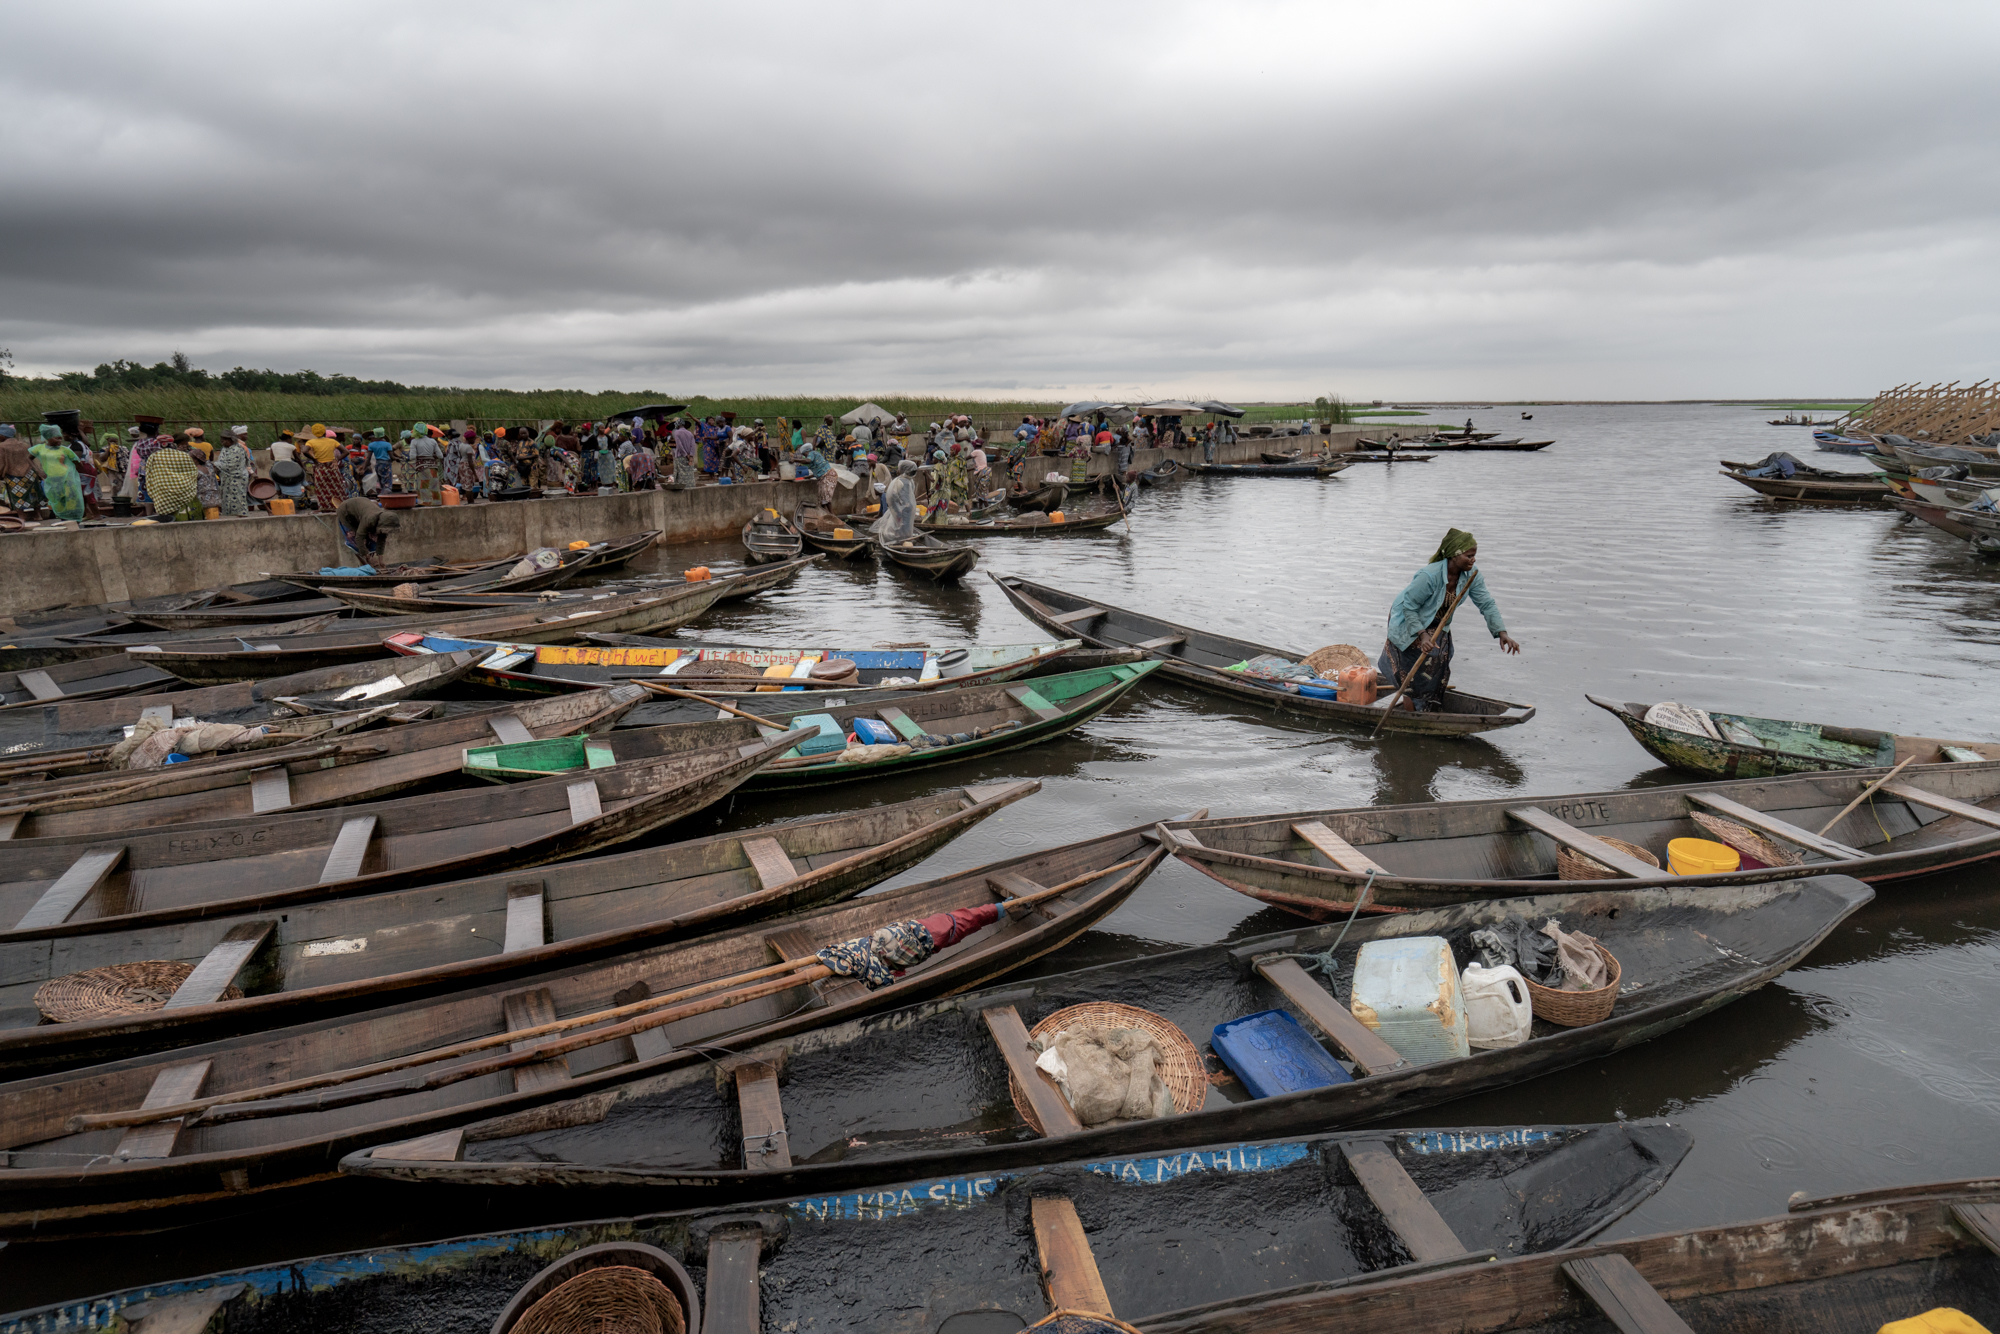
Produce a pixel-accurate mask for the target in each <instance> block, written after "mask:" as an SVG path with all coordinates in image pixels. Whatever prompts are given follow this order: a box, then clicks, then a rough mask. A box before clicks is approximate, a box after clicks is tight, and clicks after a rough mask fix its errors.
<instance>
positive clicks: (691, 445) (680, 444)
mask: <svg viewBox="0 0 2000 1334" xmlns="http://www.w3.org/2000/svg"><path fill="white" fill-rule="evenodd" d="M694 450H695V442H694V432H693V431H690V430H689V429H688V425H687V419H686V418H682V419H681V420H679V421H677V422H675V423H674V485H675V486H694V485H696V484H698V483H699V482H700V481H701V473H700V471H699V469H697V468H696V467H695V461H694Z"/></svg>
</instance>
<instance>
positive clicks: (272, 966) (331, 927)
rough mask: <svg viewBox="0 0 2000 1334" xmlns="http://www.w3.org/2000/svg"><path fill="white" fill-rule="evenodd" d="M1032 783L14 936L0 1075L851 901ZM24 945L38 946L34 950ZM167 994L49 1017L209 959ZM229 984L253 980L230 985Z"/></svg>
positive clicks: (230, 1031)
mask: <svg viewBox="0 0 2000 1334" xmlns="http://www.w3.org/2000/svg"><path fill="white" fill-rule="evenodd" d="M1040 787H1041V784H1040V783H1038V782H1035V781H1033V780H1022V781H1016V782H1008V783H997V784H990V785H986V786H982V787H963V788H955V789H949V790H947V791H944V792H941V793H939V794H937V795H935V796H930V797H920V798H918V799H917V800H914V801H905V802H900V803H897V804H895V805H889V806H874V807H869V808H867V809H865V810H858V811H850V812H847V813H844V814H840V815H834V816H828V817H825V818H822V819H816V820H797V821H790V822H787V823H784V824H775V825H766V826H764V827H762V828H758V829H750V830H746V831H744V832H741V833H735V834H718V835H713V836H710V837H708V838H701V839H695V840H692V841H690V842H684V843H672V844H668V845H666V846H664V847H653V848H645V849H642V850H640V851H637V852H622V853H615V854H611V855H608V856H601V857H589V858H584V859H582V860H579V861H571V862H565V863H563V864H562V865H561V866H560V867H550V868H547V869H544V870H542V871H540V872H536V871H508V872H504V873H502V874H498V875H491V876H485V877H482V878H479V879H473V880H454V881H447V882H445V883H444V884H440V885H428V886H424V887H422V888H397V889H393V890H389V891H386V892H383V893H379V894H370V895H365V896H362V897H357V898H346V899H336V900H333V901H330V902H326V903H312V904H302V905H294V906H292V907H290V908H289V909H286V910H285V911H283V912H271V911H268V910H266V909H263V908H260V907H259V906H257V905H254V904H252V905H244V906H239V907H238V909H237V910H235V911H232V912H229V913H219V914H216V915H213V916H209V917H204V918H201V919H199V920H196V921H190V922H178V923H171V924H166V925H159V926H152V927H145V928H140V929H135V930H131V931H119V932H107V933H104V934H101V935H89V936H79V937H74V938H72V939H68V940H65V941H64V942H63V943H62V948H61V949H60V950H59V951H57V950H48V949H40V950H36V951H31V950H28V949H23V948H19V947H4V948H5V950H6V954H7V961H8V966H9V971H8V973H7V974H6V981H5V984H4V985H0V1075H4V1077H5V1078H18V1077H19V1076H21V1075H23V1074H27V1073H32V1072H34V1071H37V1070H45V1069H57V1068H62V1067H66V1066H73V1065H78V1064H84V1063H90V1062H100V1061H110V1060H119V1059H123V1058H124V1057H127V1056H136V1055H141V1054H144V1053H145V1052H149V1051H159V1050H164V1049H166V1048H168V1047H174V1046H184V1045H186V1044H188V1043H193V1042H208V1041H212V1040H214V1039H217V1038H222V1037H228V1036H231V1035H234V1034H239V1033H249V1032H254V1031H256V1030H258V1029H263V1028H272V1027H276V1026H278V1025H281V1024H291V1023H298V1022H300V1021H301V1020H302V1019H306V1018H314V1019H319V1018H326V1017H328V1016H331V1015H334V1014H340V1013H346V1012H349V1011H353V1010H357V1009H365V1008H371V1007H376V1006H381V1005H387V1004H390V1003H391V1002H396V1001H405V1000H416V999H420V998H423V997H427V996H436V995H443V994H447V993H449V992H452V991H455V990H458V989H460V988H463V987H467V986H471V985H474V984H479V983H487V982H497V981H501V980H504V979H506V978H509V977H518V976H522V975H525V974H527V973H535V972H542V971H546V970H547V969H550V968H555V967H560V966H564V965H568V964H575V963H583V962H587V961H589V960H592V959H597V958H603V957H607V956H609V955H612V954H616V953H621V952H625V951H629V950H633V949H637V948H639V947H641V946H648V945H654V944H659V943H662V942H665V941H669V940H677V939H682V938H686V937H689V936H693V935H695V934H697V933H699V932H708V931H715V930H720V929H722V928H724V927H731V926H736V925H739V924H741V923H744V922H748V921H752V920H756V919H761V918H767V917H773V916H776V915H778V914H780V913H791V912H803V911H806V910H809V909H814V908H820V907H824V906H826V905H828V904H831V903H838V902H842V901H844V900H846V899H850V898H852V897H854V896H855V895H856V894H859V893H861V892H862V891H863V890H866V889H869V888H871V887H873V886H875V885H877V884H879V883H881V882H882V881H884V880H886V879H888V878H889V877H890V876H892V875H896V874H898V873H900V872H902V871H905V870H908V869H909V868H910V867H912V866H915V865H916V864H917V863H919V862H921V861H922V860H923V859H924V858H926V857H928V856H930V855H931V854H932V853H933V852H936V851H937V850H938V849H939V848H941V847H943V846H944V845H945V844H946V843H948V842H950V841H951V840H952V839H954V838H957V837H958V836H959V835H960V834H962V833H964V832H965V831H966V830H968V829H970V828H972V826H974V825H976V824H978V823H980V822H981V821H982V820H984V819H985V818H986V817H987V816H989V815H991V814H993V813H994V812H995V811H998V810H1000V809H1001V808H1002V807H1005V806H1009V805H1012V804H1013V803H1014V802H1016V801H1019V800H1021V799H1022V798H1023V797H1026V796H1028V795H1030V794H1031V793H1033V792H1036V791H1038V790H1039V789H1040ZM31 956H32V957H31ZM211 956H213V957H215V958H216V959H217V960H218V962H217V964H216V965H215V966H212V967H209V968H207V969H206V970H204V971H202V972H201V973H200V974H199V976H195V975H190V976H189V978H188V979H187V980H186V981H184V982H182V983H181V984H180V989H179V990H178V991H176V992H175V993H174V1003H173V1005H172V1006H170V1007H160V1008H153V1009H146V1010H143V1011H141V1012H137V1013H131V1014H122V1015H120V1014H107V1015H104V1016H102V1017H98V1018H72V1019H67V1020H64V1021H62V1022H53V1023H51V1022H45V1019H46V1016H45V1015H44V1014H43V1013H42V1011H41V1010H39V1009H38V1008H37V1005H36V992H37V991H38V990H39V989H41V988H42V987H43V986H45V985H47V984H48V983H51V982H53V981H55V980H56V978H57V977H58V976H59V975H66V974H75V973H79V972H84V971H86V970H89V969H96V968H113V967H118V966H120V965H129V964H131V963H133V962H134V961H136V960H165V961H168V962H172V963H178V964H182V965H185V966H188V967H192V968H197V969H199V968H201V966H202V964H203V963H204V962H205V961H206V960H207V959H209V958H210V957H211ZM232 984H234V985H235V986H237V987H239V988H240V989H241V990H242V992H243V993H244V994H243V995H242V996H241V997H239V998H232V999H222V988H224V987H227V986H230V985H232Z"/></svg>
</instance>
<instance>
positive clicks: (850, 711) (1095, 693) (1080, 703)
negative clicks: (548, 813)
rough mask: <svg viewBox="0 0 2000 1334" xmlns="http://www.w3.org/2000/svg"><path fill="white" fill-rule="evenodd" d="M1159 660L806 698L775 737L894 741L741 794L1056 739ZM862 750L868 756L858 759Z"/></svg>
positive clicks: (525, 759) (550, 766)
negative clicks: (863, 736) (872, 724)
mask: <svg viewBox="0 0 2000 1334" xmlns="http://www.w3.org/2000/svg"><path fill="white" fill-rule="evenodd" d="M1158 665H1159V664H1157V663H1151V662H1141V663H1133V664H1131V665H1129V666H1128V665H1118V666H1112V667H1100V668H1094V669H1092V670H1089V671H1082V672H1063V673H1059V674H1057V675H1054V676H1044V677H1039V678H1037V679H1036V680H1034V681H1032V682H1024V683H1022V684H1020V685H1005V684H1002V683H999V682H986V683H982V684H977V685H967V686H952V687H951V688H948V689H943V690H931V691H924V692H921V693H915V694H905V695H899V696H897V697H896V702H895V703H894V704H893V705H889V704H881V703H875V702H867V703H842V704H838V705H833V704H828V705H813V704H810V703H807V702H804V701H801V702H798V703H797V704H795V705H794V707H795V708H796V709H797V710H798V711H797V712H795V713H789V714H778V715H776V716H774V717H772V719H771V722H770V724H769V726H768V728H766V729H765V730H766V732H767V734H768V735H773V736H775V735H776V734H777V733H776V730H775V729H781V728H792V729H801V728H814V729H816V731H817V733H818V735H819V736H820V737H823V738H831V739H833V740H836V741H837V740H838V739H839V738H841V737H843V736H850V735H853V734H854V730H855V729H854V720H855V719H857V718H866V719H872V720H874V721H876V722H878V723H881V724H882V725H883V726H884V727H885V728H887V729H889V730H891V731H892V732H893V733H894V735H895V736H896V737H897V740H896V741H895V742H891V743H888V745H887V746H886V747H885V748H884V750H885V751H886V753H877V754H873V755H870V752H869V751H866V750H857V751H855V752H854V754H855V755H856V756H857V758H855V759H851V760H850V759H848V758H846V757H847V755H848V751H847V750H845V749H843V748H841V747H839V746H835V747H834V748H833V749H831V750H827V751H820V752H816V753H810V754H794V753H791V752H787V753H786V755H785V756H784V757H783V758H781V759H779V760H778V761H777V762H776V763H774V764H770V765H767V766H765V768H764V770H763V771H762V772H761V773H759V774H756V775H753V776H752V777H751V778H750V779H749V780H748V781H747V782H746V783H745V784H744V790H745V791H746V792H761V791H766V790H769V789H773V788H788V787H819V786H821V785H823V784H827V783H855V782H864V781H873V780H876V779H879V778H881V777H882V776H884V775H887V774H900V773H906V772H908V771H910V770H912V769H930V768H935V767H936V766H938V765H941V764H956V763H958V762H959V761H960V760H965V759H970V758H973V757H976V756H981V755H990V754H994V753H996V752H998V751H1003V750H1016V749H1018V748H1020V747H1022V746H1032V745H1036V744H1038V743H1040V742H1043V741H1050V740H1053V739H1055V738H1056V737H1059V736H1062V735H1064V734H1065V733H1067V732H1070V731H1073V730H1074V729H1075V728H1077V727H1079V726H1081V725H1082V724H1084V723H1086V722H1088V721H1090V720H1091V719H1092V718H1095V717H1096V716H1097V715H1098V714H1100V713H1102V712H1104V711H1105V710H1106V709H1108V708H1110V707H1111V706H1112V705H1113V704H1115V703H1117V702H1118V700H1119V699H1120V698H1122V697H1123V696H1124V694H1125V692H1126V691H1128V690H1130V689H1131V688H1132V687H1133V686H1135V685H1137V684H1138V683H1139V682H1140V681H1142V680H1144V679H1145V678H1146V674H1147V673H1148V672H1151V671H1152V670H1153V669H1154V668H1155V667H1157V666H1158ZM697 725H698V726H699V725H702V724H697ZM681 726H684V724H671V725H668V726H665V727H627V728H620V729H619V730H617V731H615V732H612V733H611V734H609V735H606V736H597V737H590V738H584V737H568V738H561V737H558V738H556V739H554V740H551V741H535V742H523V743H520V744H518V745H512V746H482V747H476V748H473V749H469V750H467V751H466V752H465V772H466V773H468V774H471V775H473V776H474V777H477V778H491V779H495V780H519V779H531V778H538V777H542V776H543V775H547V774H581V773H589V772H595V771H598V770H600V769H602V768H604V767H605V766H606V765H612V764H629V763H633V762H635V761H640V760H643V759H644V758H645V757H647V756H649V755H651V754H652V753H653V751H654V749H655V748H656V747H658V746H661V745H671V744H676V743H675V738H674V735H673V734H674V733H675V732H677V731H678V730H679V729H680V727H681ZM863 755H868V756H869V758H865V759H863V758H858V757H860V756H863Z"/></svg>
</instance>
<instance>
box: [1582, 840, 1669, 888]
mask: <svg viewBox="0 0 2000 1334" xmlns="http://www.w3.org/2000/svg"><path fill="white" fill-rule="evenodd" d="M1598 841H1599V842H1601V843H1609V844H1610V845H1611V846H1612V847H1614V848H1616V849H1618V850H1619V851H1620V852H1622V853H1624V854H1625V855H1626V856H1627V857H1637V858H1638V859H1639V860H1640V861H1642V862H1645V863H1646V864H1647V865H1648V866H1653V867H1657V866H1659V864H1660V859H1659V858H1658V857H1655V856H1654V855H1653V854H1652V853H1650V852H1648V851H1646V850H1645V849H1644V848H1642V847H1640V846H1639V845H1638V844H1636V843H1627V842H1626V841H1625V840H1624V839H1622V838H1600V839H1599V840H1598ZM1556 878H1557V879H1560V880H1623V879H1624V878H1625V877H1624V876H1621V875H1619V874H1618V873H1617V872H1616V871H1613V870H1611V869H1609V868H1608V867H1603V866H1599V865H1598V864H1597V863H1596V862H1594V861H1592V860H1591V859H1590V858H1588V857H1586V856H1584V855H1583V854H1582V853H1580V852H1572V851H1570V850H1569V849H1568V848H1562V849H1560V850H1558V851H1557V853H1556Z"/></svg>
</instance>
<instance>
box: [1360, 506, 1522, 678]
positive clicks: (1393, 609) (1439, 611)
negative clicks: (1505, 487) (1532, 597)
mask: <svg viewBox="0 0 2000 1334" xmlns="http://www.w3.org/2000/svg"><path fill="white" fill-rule="evenodd" d="M1478 559H1479V543H1478V542H1477V541H1476V540H1474V538H1473V536H1472V534H1471V533H1465V532H1460V531H1459V530H1458V529H1456V528H1453V529H1451V530H1450V531H1449V532H1447V533H1446V534H1445V535H1444V541H1442V542H1440V543H1438V549H1437V552H1436V554H1435V555H1433V556H1432V557H1431V558H1430V562H1429V564H1427V565H1425V566H1424V568H1423V569H1421V570H1418V571H1417V572H1416V574H1414V575H1412V576H1411V578H1410V582H1409V584H1408V585H1407V586H1405V587H1404V589H1403V591H1402V592H1401V593H1398V594H1397V595H1396V601H1395V602H1394V603H1393V604H1392V605H1391V606H1390V608H1389V638H1388V642H1386V643H1385V644H1383V645H1382V656H1381V658H1380V660H1379V661H1378V662H1377V663H1376V670H1377V671H1378V672H1379V673H1380V674H1381V677H1382V688H1383V689H1384V690H1385V691H1393V690H1394V689H1395V688H1396V687H1397V686H1398V685H1400V684H1402V683H1403V682H1404V681H1405V680H1408V681H1409V685H1408V687H1407V689H1405V691H1404V692H1403V703H1402V705H1401V707H1404V708H1408V709H1413V710H1415V711H1416V712H1418V713H1428V712H1431V711H1433V710H1436V709H1438V708H1440V707H1442V705H1443V702H1444V692H1445V691H1446V690H1447V689H1449V688H1450V685H1451V653H1452V646H1451V625H1450V615H1449V613H1450V612H1451V611H1452V610H1454V609H1455V607H1456V605H1457V602H1458V601H1460V600H1463V599H1467V598H1469V599H1471V601H1472V605H1473V606H1475V607H1477V608H1479V614H1480V615H1482V616H1484V617H1485V618H1486V628H1487V629H1488V630H1489V631H1491V632H1492V634H1493V637H1494V638H1495V639H1497V640H1499V641H1500V647H1501V649H1502V650H1503V651H1505V652H1507V653H1519V652H1520V651H1521V646H1520V645H1519V644H1518V643H1516V642H1514V637H1513V636H1512V635H1510V634H1508V633H1507V625H1506V622H1504V621H1502V620H1501V619H1500V604H1499V603H1497V602H1495V601H1494V600H1493V595H1492V594H1491V593H1489V592H1487V591H1486V580H1485V578H1484V577H1483V576H1482V575H1481V574H1480V572H1479V571H1478V570H1476V569H1474V568H1473V566H1474V564H1475V563H1476V562H1477V561H1478ZM1426 653H1428V656H1425V655H1426ZM1420 661H1421V664H1422V665H1421V667H1419V662H1420ZM1412 673H1414V675H1412Z"/></svg>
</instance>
